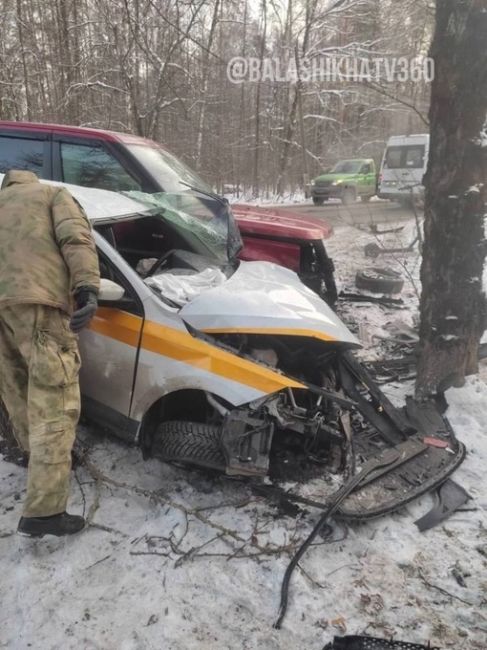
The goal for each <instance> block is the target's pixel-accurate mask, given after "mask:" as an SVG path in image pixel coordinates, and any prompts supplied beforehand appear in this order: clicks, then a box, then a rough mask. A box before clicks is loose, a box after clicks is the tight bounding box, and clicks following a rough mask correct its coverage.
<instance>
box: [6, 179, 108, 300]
mask: <svg viewBox="0 0 487 650" xmlns="http://www.w3.org/2000/svg"><path fill="white" fill-rule="evenodd" d="M99 283H100V271H99V267H98V256H97V253H96V249H95V243H94V240H93V236H92V233H91V227H90V224H89V222H88V219H87V218H86V215H85V213H84V212H83V209H82V208H81V206H79V204H78V203H77V202H76V201H75V200H74V199H73V197H72V196H71V194H70V193H69V192H68V191H67V190H66V189H64V188H61V187H55V186H52V185H45V184H43V183H40V182H39V179H38V178H37V176H36V175H35V174H34V173H33V172H29V171H17V170H11V171H9V172H8V173H7V174H6V175H5V178H4V180H3V183H2V188H1V191H0V307H1V306H3V305H11V304H18V303H35V304H40V305H50V306H52V307H59V308H60V309H63V310H64V311H66V312H67V313H70V312H71V310H72V294H73V292H75V291H76V290H77V289H78V288H80V287H84V286H92V287H94V288H96V289H98V287H99Z"/></svg>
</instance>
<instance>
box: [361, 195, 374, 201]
mask: <svg viewBox="0 0 487 650" xmlns="http://www.w3.org/2000/svg"><path fill="white" fill-rule="evenodd" d="M372 196H373V194H367V196H362V197H360V198H361V199H362V203H368V202H369V201H370V199H371V198H372Z"/></svg>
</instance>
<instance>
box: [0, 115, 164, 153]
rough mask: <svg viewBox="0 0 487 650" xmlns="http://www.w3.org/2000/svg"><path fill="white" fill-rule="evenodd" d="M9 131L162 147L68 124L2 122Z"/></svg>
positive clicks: (0, 126) (130, 135)
mask: <svg viewBox="0 0 487 650" xmlns="http://www.w3.org/2000/svg"><path fill="white" fill-rule="evenodd" d="M1 129H7V130H11V131H15V132H17V133H18V132H19V131H25V132H26V134H27V133H28V132H32V131H35V132H36V133H42V132H46V133H56V134H59V135H67V136H75V137H82V138H86V139H96V140H105V141H108V142H123V143H124V144H143V145H147V146H152V147H161V145H160V144H159V143H157V142H154V141H153V140H149V139H148V138H142V137H140V136H138V135H132V134H131V133H121V132H119V131H109V130H106V129H97V128H94V127H85V126H70V125H68V124H43V123H41V122H11V121H7V120H0V130H1Z"/></svg>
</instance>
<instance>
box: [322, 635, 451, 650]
mask: <svg viewBox="0 0 487 650" xmlns="http://www.w3.org/2000/svg"><path fill="white" fill-rule="evenodd" d="M323 650H440V648H438V647H433V646H432V645H430V644H429V643H428V645H420V644H418V643H410V642H408V641H393V640H392V639H391V640H390V641H387V640H386V639H378V638H376V637H372V636H342V637H338V636H336V637H335V638H334V640H333V641H332V642H331V643H328V644H327V645H326V646H325V647H324V648H323Z"/></svg>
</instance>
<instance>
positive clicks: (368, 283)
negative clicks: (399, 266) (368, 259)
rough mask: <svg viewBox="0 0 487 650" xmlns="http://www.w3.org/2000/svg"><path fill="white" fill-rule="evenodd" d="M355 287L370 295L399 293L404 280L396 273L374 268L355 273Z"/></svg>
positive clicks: (390, 270)
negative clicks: (369, 292)
mask: <svg viewBox="0 0 487 650" xmlns="http://www.w3.org/2000/svg"><path fill="white" fill-rule="evenodd" d="M355 285H356V286H357V288H358V289H364V290H365V291H371V292H372V293H400V292H401V290H402V288H403V286H404V280H403V278H402V277H401V274H400V273H398V272H397V271H393V270H392V269H384V268H378V267H375V266H374V267H370V268H367V269H362V270H361V271H357V275H356V276H355Z"/></svg>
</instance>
